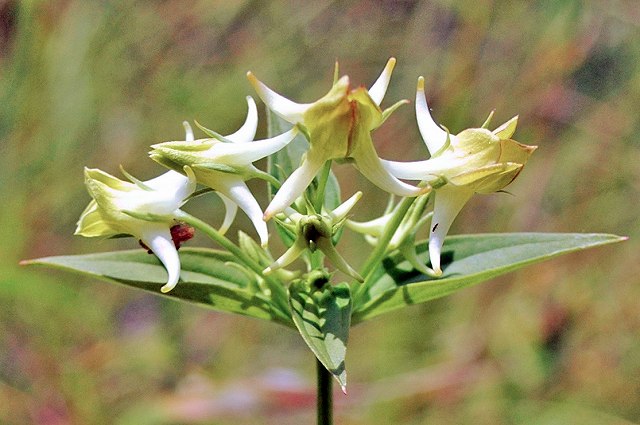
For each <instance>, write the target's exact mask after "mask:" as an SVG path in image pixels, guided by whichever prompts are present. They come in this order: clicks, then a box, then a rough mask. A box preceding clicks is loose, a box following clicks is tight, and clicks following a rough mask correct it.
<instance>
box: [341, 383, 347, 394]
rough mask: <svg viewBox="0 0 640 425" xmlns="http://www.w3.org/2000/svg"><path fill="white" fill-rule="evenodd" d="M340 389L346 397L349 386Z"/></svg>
mask: <svg viewBox="0 0 640 425" xmlns="http://www.w3.org/2000/svg"><path fill="white" fill-rule="evenodd" d="M340 389H341V390H342V393H343V394H344V395H347V386H346V385H340Z"/></svg>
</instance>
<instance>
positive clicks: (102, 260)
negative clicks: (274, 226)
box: [23, 248, 293, 326]
mask: <svg viewBox="0 0 640 425" xmlns="http://www.w3.org/2000/svg"><path fill="white" fill-rule="evenodd" d="M180 261H181V264H182V272H181V274H180V282H179V283H178V285H177V286H176V287H175V288H174V289H173V290H172V291H171V292H169V293H167V294H164V296H168V297H170V298H176V299H181V300H184V301H188V302H193V303H197V304H201V305H204V306H206V307H209V308H213V309H215V310H219V311H226V312H231V313H238V314H242V315H245V316H251V317H255V318H258V319H265V320H271V321H275V322H278V323H281V324H285V325H287V326H293V323H292V322H291V319H290V318H289V317H288V313H286V312H282V311H279V310H278V309H277V308H275V307H273V306H272V303H271V301H270V299H269V297H268V295H267V293H266V292H262V291H260V290H259V287H260V286H259V285H256V283H255V282H254V281H252V280H253V279H254V277H252V275H251V273H248V272H245V271H243V270H242V266H240V265H239V264H237V263H234V261H233V256H232V255H231V254H229V253H225V252H222V251H215V250H210V249H198V248H196V249H193V248H183V249H181V250H180ZM23 264H36V265H44V266H50V267H55V268H60V269H64V270H69V271H72V272H77V273H82V274H85V275H89V276H91V277H95V278H97V279H101V280H106V281H109V282H117V283H121V284H123V285H127V286H131V287H134V288H138V289H143V290H145V291H150V292H153V293H155V294H156V295H162V294H161V293H160V287H161V286H162V285H164V284H165V283H166V280H167V272H166V271H165V269H164V267H163V266H162V264H160V262H159V261H158V259H157V258H156V257H155V256H154V255H149V254H147V253H146V252H145V251H144V250H142V249H138V250H132V251H117V252H106V253H100V254H88V255H68V256H59V257H47V258H40V259H36V260H30V261H25V262H24V263H23ZM257 288H258V289H257Z"/></svg>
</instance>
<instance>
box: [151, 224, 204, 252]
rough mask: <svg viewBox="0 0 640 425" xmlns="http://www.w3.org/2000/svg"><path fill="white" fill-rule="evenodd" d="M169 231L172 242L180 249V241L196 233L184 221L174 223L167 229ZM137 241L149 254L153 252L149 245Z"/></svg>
mask: <svg viewBox="0 0 640 425" xmlns="http://www.w3.org/2000/svg"><path fill="white" fill-rule="evenodd" d="M169 231H170V232H171V240H173V244H174V245H175V246H176V249H180V245H181V244H182V242H186V241H188V240H189V239H191V238H192V237H193V235H195V233H196V230H195V229H194V228H193V227H191V226H189V225H188V224H185V223H179V224H175V225H173V226H171V229H169ZM138 242H139V243H140V246H141V247H142V248H144V249H146V250H147V252H148V253H149V254H153V251H151V250H150V249H149V247H148V246H147V245H145V244H144V242H142V241H138Z"/></svg>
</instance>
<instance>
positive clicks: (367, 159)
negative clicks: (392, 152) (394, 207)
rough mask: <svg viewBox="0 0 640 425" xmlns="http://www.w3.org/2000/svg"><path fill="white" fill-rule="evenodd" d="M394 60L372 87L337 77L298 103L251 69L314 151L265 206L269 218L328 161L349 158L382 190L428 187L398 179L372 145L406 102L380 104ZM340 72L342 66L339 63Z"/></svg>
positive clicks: (271, 103)
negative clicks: (324, 89)
mask: <svg viewBox="0 0 640 425" xmlns="http://www.w3.org/2000/svg"><path fill="white" fill-rule="evenodd" d="M395 63H396V61H395V59H394V58H391V59H389V61H388V62H387V65H386V67H385V68H384V70H383V71H382V74H381V75H380V76H379V77H378V79H377V80H376V82H375V83H374V84H373V86H372V87H371V88H370V89H369V90H367V89H366V88H365V87H362V86H360V87H357V88H355V89H354V88H352V87H351V84H350V82H349V77H348V76H344V77H342V78H336V79H335V82H334V84H333V86H332V87H331V90H329V92H328V93H327V94H326V95H325V96H324V97H322V98H320V99H319V100H317V101H316V102H313V103H307V104H301V103H295V102H293V101H291V100H289V99H286V98H284V97H283V96H281V95H279V94H278V93H276V92H274V91H273V90H271V89H270V88H268V87H267V86H266V85H264V84H263V83H262V82H260V81H259V80H258V79H257V78H256V77H255V76H254V75H253V74H252V73H251V72H249V73H248V74H247V76H248V78H249V81H250V82H251V84H252V85H253V86H254V88H255V90H256V91H257V92H258V95H259V96H260V98H261V99H262V100H263V101H264V102H265V103H266V104H267V106H268V107H269V108H270V109H271V110H272V111H273V112H274V113H275V114H277V115H278V116H280V117H281V118H283V119H284V120H286V121H288V122H290V123H292V124H296V125H300V126H301V127H302V128H303V130H304V133H305V135H306V136H307V137H308V139H309V150H308V151H307V153H306V155H305V156H304V158H303V160H302V163H301V164H300V167H299V168H297V169H296V170H295V171H294V172H293V173H292V174H291V176H289V178H288V179H287V180H286V181H285V182H284V183H283V184H282V187H280V189H279V190H278V192H277V193H276V195H275V196H274V198H273V200H272V201H271V203H270V204H269V206H268V207H267V208H266V210H265V219H267V220H268V219H269V218H271V217H272V216H273V215H275V214H277V213H279V212H282V211H284V209H285V208H287V207H288V206H289V205H291V204H292V203H293V202H294V201H295V200H296V199H297V198H298V197H299V196H300V195H301V194H302V193H303V191H304V190H305V188H306V187H307V186H308V185H309V184H310V183H311V181H312V180H313V178H314V177H315V176H316V175H317V174H318V172H319V171H320V169H321V168H322V167H323V165H324V164H325V163H326V162H327V161H329V160H333V159H335V160H347V161H351V162H353V163H354V165H355V166H356V167H357V168H358V170H360V172H361V173H362V174H363V175H364V176H365V177H366V178H367V179H369V180H370V181H371V182H373V183H374V184H375V185H376V186H378V187H380V188H381V189H383V190H385V191H387V192H390V193H394V194H397V195H401V196H416V195H419V194H420V193H423V192H425V191H428V188H425V189H422V188H417V187H414V186H411V185H409V184H407V183H404V182H402V181H400V180H398V179H397V178H396V177H394V176H393V175H391V174H390V173H389V172H388V171H386V170H385V169H384V167H383V166H382V163H381V161H380V158H378V155H377V153H376V151H375V148H374V147H373V141H372V139H371V131H373V130H375V129H376V128H378V127H379V126H380V125H382V123H383V122H384V121H385V120H386V118H387V117H388V116H389V115H390V114H391V113H392V112H393V111H394V110H395V109H396V108H397V107H398V106H400V105H401V104H403V103H405V101H401V102H398V103H396V104H395V105H393V106H392V107H391V108H389V109H387V110H385V111H382V110H381V109H380V103H381V102H382V99H383V97H384V95H385V93H386V91H387V87H388V85H389V81H390V79H391V72H392V71H393V68H394V66H395ZM336 76H337V67H336Z"/></svg>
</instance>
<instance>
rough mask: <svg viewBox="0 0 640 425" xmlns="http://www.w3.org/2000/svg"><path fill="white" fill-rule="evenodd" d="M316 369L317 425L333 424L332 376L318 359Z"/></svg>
mask: <svg viewBox="0 0 640 425" xmlns="http://www.w3.org/2000/svg"><path fill="white" fill-rule="evenodd" d="M316 368H317V371H318V374H317V379H318V403H317V406H318V425H332V424H333V391H332V385H333V377H332V376H331V373H329V371H328V370H327V369H326V368H325V367H324V365H323V364H322V363H321V362H320V360H318V359H316Z"/></svg>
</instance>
